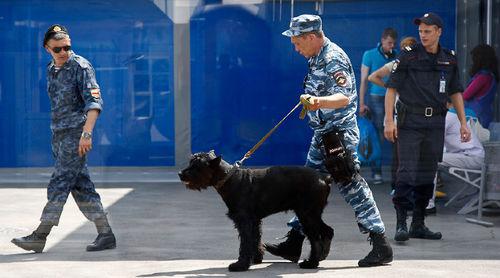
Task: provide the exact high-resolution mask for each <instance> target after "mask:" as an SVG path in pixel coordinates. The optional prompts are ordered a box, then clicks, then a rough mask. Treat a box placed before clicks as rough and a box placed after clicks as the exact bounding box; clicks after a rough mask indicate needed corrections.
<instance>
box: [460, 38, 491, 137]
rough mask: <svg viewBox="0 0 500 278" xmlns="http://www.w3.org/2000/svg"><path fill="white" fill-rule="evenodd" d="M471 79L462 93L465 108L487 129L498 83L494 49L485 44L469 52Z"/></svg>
mask: <svg viewBox="0 0 500 278" xmlns="http://www.w3.org/2000/svg"><path fill="white" fill-rule="evenodd" d="M471 54H472V66H471V69H470V71H469V73H470V76H471V77H472V78H471V80H470V82H469V85H468V86H467V88H466V89H465V91H464V100H465V107H468V108H471V109H472V110H474V112H476V115H477V117H478V118H479V123H481V125H482V126H483V127H484V128H488V127H489V125H490V123H491V121H492V119H493V103H494V101H495V94H496V91H497V83H498V78H499V76H498V58H497V56H496V54H495V49H493V47H491V46H489V45H487V44H480V45H478V46H476V47H474V49H472V51H471Z"/></svg>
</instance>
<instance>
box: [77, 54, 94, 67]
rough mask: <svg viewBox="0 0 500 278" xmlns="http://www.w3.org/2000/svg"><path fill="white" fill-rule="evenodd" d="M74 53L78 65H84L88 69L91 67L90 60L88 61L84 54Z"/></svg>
mask: <svg viewBox="0 0 500 278" xmlns="http://www.w3.org/2000/svg"><path fill="white" fill-rule="evenodd" d="M73 55H74V58H73V60H74V61H75V62H76V63H77V64H78V65H80V67H82V68H83V69H86V68H88V67H89V65H90V63H89V61H87V59H85V58H83V57H82V56H79V55H76V54H73Z"/></svg>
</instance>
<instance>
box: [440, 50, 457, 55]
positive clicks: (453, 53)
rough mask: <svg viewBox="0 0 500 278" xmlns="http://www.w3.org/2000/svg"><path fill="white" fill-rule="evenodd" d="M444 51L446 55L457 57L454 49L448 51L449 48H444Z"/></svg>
mask: <svg viewBox="0 0 500 278" xmlns="http://www.w3.org/2000/svg"><path fill="white" fill-rule="evenodd" d="M443 50H444V52H445V53H446V54H450V55H452V56H455V55H456V53H455V50H453V49H447V48H444V49H443Z"/></svg>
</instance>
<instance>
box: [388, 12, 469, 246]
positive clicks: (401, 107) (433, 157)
mask: <svg viewBox="0 0 500 278" xmlns="http://www.w3.org/2000/svg"><path fill="white" fill-rule="evenodd" d="M414 23H415V25H417V26H418V33H419V36H420V41H421V42H420V43H418V44H416V45H415V46H412V47H406V48H405V49H404V50H403V51H402V52H401V54H400V55H399V57H398V59H397V60H396V62H395V63H394V65H393V67H392V73H391V76H390V78H389V81H388V82H387V92H386V96H385V129H384V136H385V137H386V138H387V139H388V140H389V141H392V142H396V143H397V148H398V154H399V155H398V170H397V176H396V187H395V192H394V196H393V199H392V201H393V203H394V207H395V209H396V217H397V223H396V234H395V236H394V239H395V240H396V241H398V242H404V241H407V240H408V239H409V238H420V239H435V240H438V239H441V237H442V235H441V233H439V232H433V231H431V230H429V228H427V226H426V225H425V223H424V219H425V208H426V207H427V205H428V203H429V199H430V198H431V197H432V194H433V191H434V175H435V173H436V170H437V166H438V162H439V161H441V159H442V155H443V144H444V127H445V118H446V111H447V108H446V102H447V99H448V98H450V99H451V101H452V103H453V106H454V107H455V109H456V111H457V116H458V119H459V121H460V138H458V139H460V140H461V141H462V142H467V141H469V140H470V137H471V133H470V131H469V128H468V127H467V123H466V120H465V113H464V103H463V99H462V93H461V92H462V86H461V84H460V78H459V74H458V72H459V70H458V67H457V60H456V57H455V53H454V51H453V50H448V49H446V48H444V47H442V46H441V45H440V44H439V38H440V36H441V33H442V30H443V21H442V19H441V18H440V17H439V16H438V15H437V14H435V13H426V14H425V15H423V16H422V17H420V18H416V19H415V20H414ZM396 94H398V95H399V99H398V101H397V103H396V109H397V117H398V118H397V126H396V125H395V123H394V120H393V111H394V101H395V98H396ZM408 210H413V216H412V222H411V226H410V230H409V231H408V228H407V226H406V218H407V211H408Z"/></svg>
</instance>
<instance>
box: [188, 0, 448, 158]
mask: <svg viewBox="0 0 500 278" xmlns="http://www.w3.org/2000/svg"><path fill="white" fill-rule="evenodd" d="M279 2H281V1H265V3H263V4H259V5H221V4H217V3H219V2H217V1H215V2H214V3H212V2H210V4H211V5H200V6H199V7H198V9H197V10H196V12H195V14H194V15H193V16H192V18H191V73H192V75H191V90H192V91H191V95H192V98H191V100H192V129H191V132H192V149H193V152H197V151H206V150H209V149H215V150H216V152H217V153H219V154H222V155H223V156H224V157H225V158H226V159H227V160H228V161H231V162H233V161H235V160H237V159H240V158H241V157H242V156H243V155H244V154H245V153H246V152H247V151H248V150H249V149H250V148H251V147H252V146H253V144H255V143H256V142H258V140H259V139H260V138H261V137H262V136H264V135H265V134H266V133H267V131H268V130H270V129H271V128H272V127H273V126H274V125H275V124H276V123H277V122H278V121H279V120H280V119H281V117H283V116H284V115H285V114H286V113H287V112H288V111H289V110H290V109H291V108H292V107H293V106H294V105H295V104H296V103H297V102H298V96H299V95H300V94H301V92H302V79H303V77H304V75H305V74H306V71H307V63H306V60H305V59H304V58H303V57H302V56H300V55H298V54H297V53H295V51H294V49H293V47H292V45H291V44H290V40H289V39H288V38H286V37H284V36H282V35H281V32H282V31H283V30H285V29H287V27H288V24H289V19H290V17H291V7H290V2H289V1H283V6H282V7H281V8H280V7H279V4H278V3H279ZM324 2H325V3H324V7H323V13H322V18H323V24H324V30H325V33H326V35H327V36H328V37H329V38H330V39H331V40H333V41H334V42H336V43H338V44H339V45H340V46H341V47H342V48H343V49H344V50H345V51H346V52H347V54H348V55H349V56H350V58H351V62H352V64H353V66H354V67H355V71H356V73H357V74H359V71H360V65H361V58H362V55H363V52H364V51H365V50H367V49H370V48H373V47H375V46H376V44H377V42H378V41H379V40H380V35H381V32H382V30H383V29H384V28H385V27H389V26H392V27H394V28H396V29H397V31H398V32H399V34H400V37H402V36H408V35H411V36H415V37H418V32H417V27H416V26H415V25H413V23H412V21H413V18H415V17H420V16H422V15H423V14H424V13H426V12H429V11H433V12H436V13H438V14H439V15H441V16H442V17H443V20H444V23H445V28H444V32H443V36H442V37H441V43H442V45H444V46H446V47H449V48H454V44H455V41H454V38H455V5H454V1H448V0H437V1H431V0H425V1H413V2H408V1H395V0H385V1H324ZM316 7H317V6H316V4H315V3H314V2H302V1H295V6H294V10H293V13H294V15H299V14H302V13H311V14H317V10H316ZM358 78H359V77H358ZM297 115H298V114H295V115H294V116H292V117H291V118H290V119H289V120H287V121H286V122H285V123H284V124H283V125H282V126H281V127H280V128H279V129H278V130H277V131H276V133H275V134H274V135H272V136H271V137H270V138H269V139H268V141H266V143H264V144H263V145H262V147H261V148H260V149H259V150H258V151H257V152H256V153H255V154H254V156H253V157H252V158H251V159H250V160H247V162H246V163H247V164H249V165H271V164H299V165H300V164H303V163H304V161H305V157H306V153H307V148H308V145H309V141H310V137H311V131H310V130H309V129H308V127H307V124H306V123H305V122H302V121H300V120H299V119H298V116H297Z"/></svg>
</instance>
